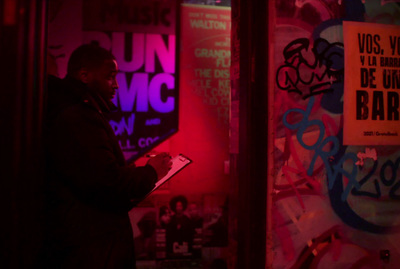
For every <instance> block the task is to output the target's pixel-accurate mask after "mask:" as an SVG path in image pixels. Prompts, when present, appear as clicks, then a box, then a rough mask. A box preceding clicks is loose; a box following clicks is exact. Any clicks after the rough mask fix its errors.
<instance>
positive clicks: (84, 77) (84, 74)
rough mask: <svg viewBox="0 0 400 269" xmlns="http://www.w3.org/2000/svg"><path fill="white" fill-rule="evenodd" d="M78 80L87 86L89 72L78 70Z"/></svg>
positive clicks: (85, 69)
mask: <svg viewBox="0 0 400 269" xmlns="http://www.w3.org/2000/svg"><path fill="white" fill-rule="evenodd" d="M78 79H79V80H80V81H82V82H83V83H85V84H87V83H88V82H89V71H88V69H87V68H81V69H80V70H79V72H78Z"/></svg>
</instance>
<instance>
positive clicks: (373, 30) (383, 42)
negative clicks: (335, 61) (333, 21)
mask: <svg viewBox="0 0 400 269" xmlns="http://www.w3.org/2000/svg"><path fill="white" fill-rule="evenodd" d="M343 37H344V45H345V46H344V47H345V89H344V112H343V117H344V127H343V144H344V145H399V144H400V117H399V116H400V115H399V113H400V109H399V104H400V102H399V92H400V27H399V26H394V25H384V24H372V23H360V22H349V21H345V22H343Z"/></svg>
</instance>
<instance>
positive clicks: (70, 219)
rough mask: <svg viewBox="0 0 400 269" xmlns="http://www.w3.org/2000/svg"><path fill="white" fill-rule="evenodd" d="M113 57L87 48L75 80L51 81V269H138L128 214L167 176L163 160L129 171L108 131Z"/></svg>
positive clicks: (76, 60) (71, 69)
mask: <svg viewBox="0 0 400 269" xmlns="http://www.w3.org/2000/svg"><path fill="white" fill-rule="evenodd" d="M117 72H118V65H117V62H116V61H115V58H114V57H113V55H112V54H111V53H110V52H109V51H107V50H105V49H103V48H101V47H99V46H97V45H82V46H81V47H79V48H78V49H76V50H75V51H74V52H73V53H72V55H71V57H70V59H69V62H68V70H67V76H66V78H65V79H63V80H60V79H56V78H52V79H49V98H48V100H49V102H48V113H47V117H46V126H45V127H46V130H45V140H46V141H45V144H46V160H47V189H46V193H47V201H46V206H47V207H46V220H47V221H46V227H45V233H46V235H47V236H46V243H45V245H46V251H45V254H44V261H45V262H44V263H45V264H44V265H43V267H44V268H52V269H56V268H74V269H77V268H87V269H89V268H90V269H92V268H110V269H111V268H112V269H118V268H121V269H122V268H135V261H134V249H133V235H132V229H131V224H130V220H129V216H128V211H129V210H131V209H132V207H133V206H134V205H135V204H136V203H137V202H139V201H140V200H141V199H142V198H143V197H144V196H145V195H146V194H147V193H148V192H149V191H150V190H151V189H152V188H153V187H154V185H155V182H156V181H157V180H158V179H160V178H161V177H163V176H164V175H166V174H167V172H168V170H169V169H170V167H171V160H170V156H169V155H168V154H166V153H161V154H159V155H157V156H156V157H153V158H150V159H149V161H148V163H147V164H146V165H145V166H142V167H136V166H134V165H128V164H126V163H125V159H124V156H123V154H122V151H121V149H120V146H119V144H118V141H117V139H116V137H115V135H114V132H113V129H112V128H111V126H110V125H109V123H108V119H107V114H108V113H109V112H110V111H111V110H112V109H113V106H114V104H113V103H112V102H111V100H112V98H113V97H114V95H115V93H116V89H117V88H118V83H117V81H116V74H117Z"/></svg>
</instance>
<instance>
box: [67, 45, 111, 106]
mask: <svg viewBox="0 0 400 269" xmlns="http://www.w3.org/2000/svg"><path fill="white" fill-rule="evenodd" d="M67 73H68V76H70V77H73V78H75V79H78V80H80V81H82V82H83V83H85V84H86V85H87V86H88V88H89V90H90V91H91V92H93V93H96V94H98V95H100V96H101V97H102V98H103V99H104V100H105V101H111V99H113V98H114V95H115V91H116V89H118V82H117V80H116V75H117V73H118V64H117V62H116V60H115V57H114V56H113V55H112V54H111V52H109V51H108V50H106V49H104V48H102V47H100V46H98V45H96V44H85V45H82V46H80V47H78V48H77V49H76V50H74V52H72V54H71V57H70V58H69V61H68V69H67Z"/></svg>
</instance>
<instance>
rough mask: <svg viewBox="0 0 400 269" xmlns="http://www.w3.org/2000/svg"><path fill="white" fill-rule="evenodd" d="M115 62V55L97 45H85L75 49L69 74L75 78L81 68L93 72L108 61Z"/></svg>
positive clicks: (69, 62)
mask: <svg viewBox="0 0 400 269" xmlns="http://www.w3.org/2000/svg"><path fill="white" fill-rule="evenodd" d="M112 60H115V57H114V55H112V53H111V52H110V51H108V50H106V49H105V48H102V47H100V46H99V45H98V44H96V43H91V44H84V45H81V46H79V47H78V48H77V49H75V50H74V51H73V52H72V54H71V56H70V58H69V60H68V67H67V73H68V75H70V76H75V75H76V74H77V73H78V71H79V70H81V68H87V69H88V70H93V69H95V68H97V67H99V66H101V65H102V64H103V63H104V62H106V61H112Z"/></svg>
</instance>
